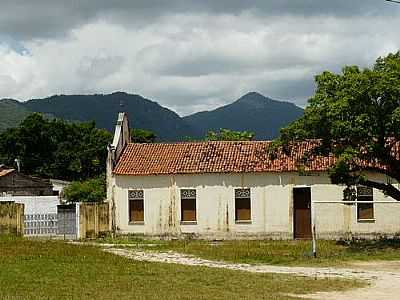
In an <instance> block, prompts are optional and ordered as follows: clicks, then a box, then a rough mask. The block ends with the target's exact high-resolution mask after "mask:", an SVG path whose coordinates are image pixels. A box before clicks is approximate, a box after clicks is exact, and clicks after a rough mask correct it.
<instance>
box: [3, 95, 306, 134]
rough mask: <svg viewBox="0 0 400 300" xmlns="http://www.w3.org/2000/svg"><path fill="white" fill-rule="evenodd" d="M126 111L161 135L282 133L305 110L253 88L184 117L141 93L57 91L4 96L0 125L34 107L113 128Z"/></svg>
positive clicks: (134, 123)
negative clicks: (27, 96)
mask: <svg viewBox="0 0 400 300" xmlns="http://www.w3.org/2000/svg"><path fill="white" fill-rule="evenodd" d="M120 111H125V112H127V113H128V116H129V117H130V121H131V127H135V128H141V129H148V130H151V131H154V132H155V133H156V134H157V136H158V139H159V140H160V141H176V140H183V139H185V138H186V137H191V138H195V139H196V138H197V139H198V138H202V137H204V136H205V134H206V133H207V132H208V131H209V130H218V129H220V128H227V129H231V130H238V131H243V130H247V131H252V132H254V133H255V134H256V139H258V140H269V139H272V138H274V137H276V136H277V134H278V133H279V129H280V128H282V127H283V126H285V125H287V124H289V123H290V122H292V121H294V120H295V119H297V118H299V117H300V116H301V115H302V114H303V109H302V108H300V107H298V106H296V105H294V104H293V103H290V102H283V101H277V100H273V99H270V98H268V97H265V96H263V95H261V94H259V93H256V92H250V93H247V94H246V95H244V96H242V97H241V98H239V99H238V100H236V101H234V102H233V103H231V104H228V105H225V106H222V107H219V108H217V109H214V110H211V111H203V112H198V113H195V114H192V115H189V116H186V117H180V116H179V115H178V114H177V113H175V112H174V111H172V110H170V109H168V108H165V107H163V106H161V105H159V104H158V103H157V102H154V101H151V100H149V99H146V98H143V97H142V96H140V95H134V94H127V93H124V92H116V93H112V94H107V95H103V94H94V95H55V96H51V97H47V98H42V99H32V100H28V101H26V102H19V101H17V100H13V99H2V100H0V113H1V116H2V117H1V119H0V131H1V130H4V129H5V128H8V127H12V126H17V125H18V123H19V122H20V121H21V120H22V119H23V118H25V117H26V116H27V115H28V114H29V113H30V112H40V113H44V114H47V115H51V116H54V117H57V118H62V119H65V120H71V121H90V120H94V121H95V122H96V124H97V126H98V127H100V128H105V129H107V130H110V131H112V130H113V129H114V125H115V121H116V116H117V113H118V112H120Z"/></svg>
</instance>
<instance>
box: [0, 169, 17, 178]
mask: <svg viewBox="0 0 400 300" xmlns="http://www.w3.org/2000/svg"><path fill="white" fill-rule="evenodd" d="M14 171H15V169H0V177H1V176H6V175H7V174H10V173H12V172H14Z"/></svg>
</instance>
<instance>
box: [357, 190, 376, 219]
mask: <svg viewBox="0 0 400 300" xmlns="http://www.w3.org/2000/svg"><path fill="white" fill-rule="evenodd" d="M363 201H374V194H373V189H372V188H370V187H366V186H357V220H358V221H373V220H374V204H373V203H362V202H363Z"/></svg>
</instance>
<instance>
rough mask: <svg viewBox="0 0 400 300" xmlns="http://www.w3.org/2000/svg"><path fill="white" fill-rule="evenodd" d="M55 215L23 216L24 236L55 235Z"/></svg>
mask: <svg viewBox="0 0 400 300" xmlns="http://www.w3.org/2000/svg"><path fill="white" fill-rule="evenodd" d="M57 228H58V227H57V214H30V215H24V234H25V235H56V234H57Z"/></svg>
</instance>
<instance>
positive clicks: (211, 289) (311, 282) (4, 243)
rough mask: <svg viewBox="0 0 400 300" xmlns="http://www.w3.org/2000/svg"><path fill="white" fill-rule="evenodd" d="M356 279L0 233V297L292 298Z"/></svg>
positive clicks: (347, 285)
mask: <svg viewBox="0 0 400 300" xmlns="http://www.w3.org/2000/svg"><path fill="white" fill-rule="evenodd" d="M193 245H194V244H193ZM176 246H178V244H177V245H176ZM361 285H362V284H361V283H359V282H355V281H350V280H349V281H344V280H333V279H318V280H316V279H314V278H302V277H293V276H286V275H275V274H252V273H245V272H239V271H229V270H222V269H210V268H205V267H188V266H181V265H169V264H159V263H145V262H137V261H133V260H129V259H126V258H123V257H119V256H114V255H112V254H109V253H105V252H103V251H102V250H101V248H100V247H91V246H82V245H71V244H65V243H63V242H61V241H33V240H25V239H15V238H4V237H3V238H1V237H0V299H119V300H120V299H278V300H279V299H293V298H290V297H288V296H286V295H285V294H287V293H295V294H298V293H309V292H316V291H329V290H343V289H348V288H351V287H357V286H361Z"/></svg>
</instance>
